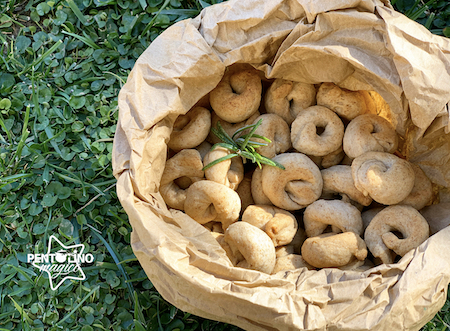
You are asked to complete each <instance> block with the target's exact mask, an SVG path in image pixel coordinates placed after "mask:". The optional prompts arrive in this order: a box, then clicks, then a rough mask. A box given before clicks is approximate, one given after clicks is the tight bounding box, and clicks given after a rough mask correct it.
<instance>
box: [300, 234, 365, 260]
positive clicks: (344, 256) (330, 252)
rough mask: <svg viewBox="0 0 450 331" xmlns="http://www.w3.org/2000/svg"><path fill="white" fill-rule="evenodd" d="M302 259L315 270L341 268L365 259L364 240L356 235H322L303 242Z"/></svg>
mask: <svg viewBox="0 0 450 331" xmlns="http://www.w3.org/2000/svg"><path fill="white" fill-rule="evenodd" d="M302 257H303V258H304V259H305V261H306V262H307V263H309V264H310V265H312V266H313V267H316V268H331V267H342V266H345V265H347V264H349V263H351V262H353V261H354V260H355V258H356V259H358V260H360V261H362V260H364V259H365V258H366V257H367V248H366V244H365V243H364V240H362V239H361V237H360V236H358V235H357V234H356V233H353V232H344V233H339V234H335V233H324V234H321V235H319V236H316V237H311V238H308V239H306V240H305V242H304V243H303V246H302Z"/></svg>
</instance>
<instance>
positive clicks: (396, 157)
mask: <svg viewBox="0 0 450 331" xmlns="http://www.w3.org/2000/svg"><path fill="white" fill-rule="evenodd" d="M204 100H207V105H205V104H203V106H199V105H196V106H195V107H194V108H192V109H191V110H190V111H189V112H188V113H187V114H186V115H182V116H179V117H178V118H177V119H176V121H175V123H174V127H173V132H172V134H171V137H170V141H169V143H168V147H169V155H168V159H167V162H166V166H165V169H164V173H163V175H162V178H161V185H160V192H161V194H162V196H163V198H164V200H165V202H166V204H167V205H168V206H169V207H170V208H175V209H179V210H182V211H184V212H185V213H186V214H187V215H189V216H190V217H191V218H192V219H194V220H195V221H197V222H198V223H200V224H202V225H204V226H205V227H206V228H208V229H209V230H210V231H211V233H212V235H214V236H215V238H216V239H217V241H218V242H219V243H220V245H221V246H222V247H223V249H224V250H225V251H226V253H227V256H228V257H229V259H230V261H231V262H232V263H233V265H234V266H237V267H242V268H248V269H253V270H259V271H261V272H265V273H268V274H274V273H277V272H279V271H282V270H293V269H297V268H303V267H306V268H308V269H315V268H328V267H337V268H341V269H352V270H361V271H363V270H367V269H369V268H371V267H373V266H375V265H378V264H381V263H394V262H396V261H398V259H399V258H400V257H401V256H403V255H405V254H406V253H407V252H408V251H410V250H412V249H414V248H416V247H418V246H419V245H420V244H422V243H423V242H424V241H425V240H426V239H427V238H428V237H429V235H430V231H429V225H428V223H427V221H426V220H425V218H424V217H423V216H422V215H421V214H420V212H419V210H420V209H422V208H423V207H425V206H427V205H429V204H431V203H432V201H433V187H432V184H431V182H430V180H429V179H428V178H427V176H426V175H425V173H424V172H423V171H422V170H421V168H420V167H419V166H417V165H415V164H412V163H410V162H408V161H407V160H405V159H404V158H403V157H402V154H401V138H400V137H399V136H398V134H397V132H396V130H395V128H394V127H393V125H392V124H391V122H390V120H389V119H390V114H389V106H388V105H387V104H386V103H385V102H384V100H382V98H381V97H380V95H379V94H377V93H376V92H374V91H350V90H346V89H342V88H340V87H339V86H337V85H335V84H333V83H328V82H324V83H322V84H316V85H313V84H304V83H299V82H292V81H287V80H283V79H275V80H267V79H265V78H264V75H263V73H262V72H259V71H257V70H255V69H248V68H246V69H239V70H233V68H227V70H226V72H225V74H224V76H223V78H222V80H221V82H220V83H219V84H218V85H217V87H216V88H215V89H214V90H212V91H211V92H210V93H209V95H208V96H207V97H206V98H204ZM241 147H242V149H241Z"/></svg>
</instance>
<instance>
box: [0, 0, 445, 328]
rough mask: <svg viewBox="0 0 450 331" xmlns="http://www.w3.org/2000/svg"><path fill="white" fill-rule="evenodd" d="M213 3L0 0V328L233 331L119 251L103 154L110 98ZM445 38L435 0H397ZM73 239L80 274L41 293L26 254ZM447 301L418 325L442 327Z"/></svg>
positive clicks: (124, 221) (119, 217)
mask: <svg viewBox="0 0 450 331" xmlns="http://www.w3.org/2000/svg"><path fill="white" fill-rule="evenodd" d="M216 2H221V1H220V0H188V1H179V0H134V1H131V0H48V1H42V0H0V44H1V46H0V330H8V331H10V330H82V331H91V330H138V331H141V330H238V328H237V327H234V326H231V325H226V324H223V323H219V322H215V321H210V320H206V319H203V318H200V317H197V316H193V315H191V314H188V313H185V312H183V311H180V310H179V309H177V308H175V307H173V306H171V305H170V304H168V303H167V302H166V301H164V299H162V298H161V296H160V295H159V294H158V292H157V291H156V290H155V289H154V287H153V285H152V283H151V282H150V280H148V278H147V277H146V275H145V273H144V271H143V270H142V268H141V267H140V265H139V263H138V261H137V259H136V257H135V256H134V255H133V252H132V250H131V247H130V233H131V227H130V224H129V222H128V218H127V215H126V214H125V212H124V210H123V209H122V208H121V205H120V203H119V201H118V199H117V195H116V192H115V185H116V180H115V179H114V177H113V175H112V168H111V151H112V142H113V136H114V133H115V130H116V122H117V115H118V106H117V96H118V93H119V90H120V88H121V87H122V86H123V84H124V83H125V81H126V79H127V77H128V74H129V73H130V70H131V69H132V67H133V65H134V63H135V61H136V59H137V58H138V57H139V56H140V55H141V53H142V52H143V51H144V50H145V49H146V48H147V47H148V46H149V45H150V43H151V42H152V41H153V40H154V39H155V38H156V37H157V36H158V35H159V34H160V33H161V32H162V31H163V30H164V29H165V28H167V27H168V26H170V25H171V24H173V23H174V22H176V21H179V20H182V19H185V18H189V17H194V16H196V15H198V14H199V13H200V11H201V10H202V9H203V8H205V7H207V6H209V5H211V4H214V3H216ZM395 6H396V8H397V9H398V10H400V11H402V12H404V13H407V14H408V15H409V16H410V17H412V18H413V19H415V20H417V21H419V22H420V23H422V24H424V25H425V26H426V27H427V28H429V29H431V31H432V32H433V33H436V34H440V35H445V36H449V35H450V30H449V29H450V27H449V25H450V24H449V21H450V17H449V15H450V5H449V4H448V2H447V1H444V0H440V1H437V0H436V1H430V2H428V3H427V4H425V3H423V2H421V1H407V0H397V1H396V2H395ZM51 235H55V236H57V237H58V238H59V239H60V240H61V241H63V242H64V244H65V245H67V246H70V245H77V244H84V245H85V251H84V252H85V253H90V254H92V255H93V257H94V262H93V263H92V264H87V265H83V268H82V269H83V271H84V273H85V276H86V279H85V280H83V281H81V280H66V281H65V282H63V284H62V285H61V286H60V287H58V288H57V289H56V290H52V288H51V287H50V282H49V279H48V277H47V274H46V273H41V272H39V270H38V269H37V268H35V267H34V266H33V265H32V264H31V263H28V254H30V253H31V254H32V253H42V252H45V251H46V248H47V244H48V242H49V241H50V236H51ZM449 324H450V301H447V303H446V304H445V306H444V307H443V308H442V310H441V311H440V313H438V314H437V315H436V317H435V318H434V319H433V320H432V321H431V322H429V323H428V324H427V325H426V326H425V327H424V330H427V331H428V330H429V331H431V330H446V329H447V328H449Z"/></svg>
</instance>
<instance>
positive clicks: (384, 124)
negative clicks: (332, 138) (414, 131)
mask: <svg viewBox="0 0 450 331" xmlns="http://www.w3.org/2000/svg"><path fill="white" fill-rule="evenodd" d="M397 147H398V137H397V132H395V128H394V127H393V126H392V124H391V123H389V121H387V120H386V119H384V118H383V117H381V116H378V115H374V114H364V115H360V116H358V117H356V118H355V119H353V120H352V121H351V122H350V123H349V124H348V126H347V128H346V129H345V133H344V140H343V148H344V152H345V154H347V155H348V156H349V157H350V158H355V157H358V156H360V155H361V154H364V153H365V152H371V151H373V152H387V153H394V152H395V151H396V150H397Z"/></svg>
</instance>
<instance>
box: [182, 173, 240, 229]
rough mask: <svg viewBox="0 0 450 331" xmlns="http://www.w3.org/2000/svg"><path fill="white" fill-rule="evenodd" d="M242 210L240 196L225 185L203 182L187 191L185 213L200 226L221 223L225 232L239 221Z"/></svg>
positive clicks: (193, 185)
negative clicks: (212, 222) (213, 222)
mask: <svg viewBox="0 0 450 331" xmlns="http://www.w3.org/2000/svg"><path fill="white" fill-rule="evenodd" d="M240 210H241V199H240V198H239V195H238V194H237V193H236V192H235V191H234V190H232V189H230V188H228V187H226V186H225V185H222V184H219V183H216V182H213V181H210V180H202V181H199V182H196V183H194V184H192V185H191V186H189V188H188V189H187V191H186V200H185V202H184V211H185V213H186V214H187V215H189V216H190V217H192V218H193V219H194V220H195V221H197V222H198V223H200V224H206V223H208V222H211V221H216V222H221V223H222V227H223V229H224V230H226V229H227V228H228V226H230V224H232V223H234V222H236V221H237V219H238V218H239V212H240Z"/></svg>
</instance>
